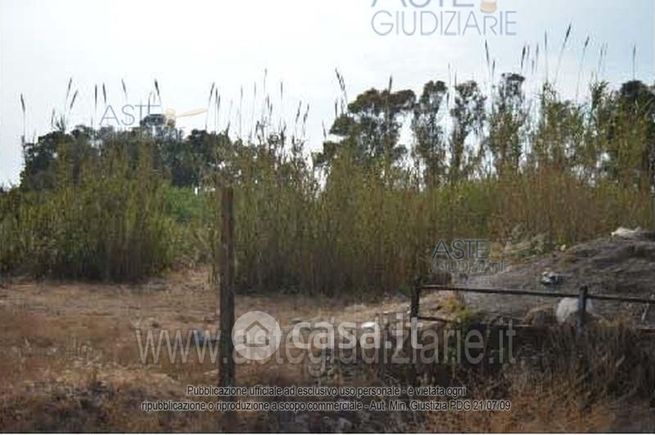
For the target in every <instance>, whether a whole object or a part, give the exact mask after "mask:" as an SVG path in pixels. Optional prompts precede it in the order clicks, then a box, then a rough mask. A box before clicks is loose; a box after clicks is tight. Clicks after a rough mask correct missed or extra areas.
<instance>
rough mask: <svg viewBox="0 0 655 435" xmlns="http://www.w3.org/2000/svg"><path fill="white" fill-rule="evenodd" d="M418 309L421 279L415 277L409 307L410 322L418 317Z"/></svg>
mask: <svg viewBox="0 0 655 435" xmlns="http://www.w3.org/2000/svg"><path fill="white" fill-rule="evenodd" d="M420 308H421V278H420V277H418V276H417V277H416V278H415V279H414V287H413V288H412V299H411V306H410V309H409V317H410V320H411V319H415V318H417V317H418V314H419V310H420Z"/></svg>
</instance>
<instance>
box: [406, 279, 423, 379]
mask: <svg viewBox="0 0 655 435" xmlns="http://www.w3.org/2000/svg"><path fill="white" fill-rule="evenodd" d="M421 285H422V282H421V277H420V276H416V278H415V279H414V287H412V298H411V305H410V308H409V325H410V326H409V343H410V350H411V353H412V355H411V358H412V361H411V368H410V373H409V382H410V384H411V385H418V367H417V364H418V349H415V348H414V343H413V340H412V337H413V334H414V332H416V337H417V340H418V329H417V330H416V331H414V326H416V328H418V316H419V312H420V309H421Z"/></svg>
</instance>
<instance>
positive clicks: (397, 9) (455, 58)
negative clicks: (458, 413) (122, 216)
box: [0, 0, 655, 184]
mask: <svg viewBox="0 0 655 435" xmlns="http://www.w3.org/2000/svg"><path fill="white" fill-rule="evenodd" d="M481 1H483V0H329V1H318V0H248V1H243V0H241V1H237V0H185V1H164V0H158V1H149V0H94V1H89V0H0V184H7V183H16V182H17V181H18V177H19V174H20V171H21V167H22V164H23V160H22V150H21V141H20V138H21V135H23V132H25V135H26V138H27V139H28V140H31V139H32V138H33V137H36V136H38V135H42V134H44V133H46V132H47V131H49V127H50V121H51V114H52V111H53V110H55V111H57V113H66V116H67V118H68V123H69V125H71V126H74V125H76V124H81V123H84V124H87V125H89V124H91V123H92V122H93V124H94V125H95V126H97V125H98V123H99V122H100V121H102V122H104V123H105V125H107V124H112V125H113V124H116V125H118V123H119V122H129V121H130V118H128V117H123V115H121V113H122V112H121V111H122V110H125V109H124V106H128V109H127V111H128V112H130V113H132V114H134V115H137V114H138V108H137V105H139V104H141V105H146V104H147V101H148V96H149V94H150V93H151V92H152V91H153V90H154V81H155V80H157V82H158V84H159V88H160V91H161V94H160V95H161V110H162V111H163V110H164V109H173V110H175V111H176V112H177V113H178V114H180V113H184V112H188V111H193V110H195V109H203V108H206V107H207V104H208V95H209V90H210V87H211V85H212V83H215V84H216V88H217V89H218V92H219V94H220V96H221V110H220V113H219V116H218V124H217V122H216V121H217V119H216V117H215V115H214V114H212V115H205V114H200V115H197V116H192V117H187V118H180V119H178V123H177V125H178V126H179V127H182V128H184V130H185V131H186V132H189V131H190V130H191V129H192V128H204V126H205V125H206V124H208V126H209V128H210V129H213V128H215V127H216V126H217V125H218V126H219V127H224V126H225V124H226V123H227V122H228V119H230V120H231V125H232V131H233V132H236V133H238V130H239V128H238V126H239V124H241V134H242V135H247V134H248V132H249V130H250V128H251V125H252V124H253V121H252V120H253V119H256V118H258V115H257V114H258V113H259V112H260V111H261V106H262V100H263V95H264V94H267V95H270V97H271V101H272V104H273V106H274V112H275V113H276V118H279V119H285V120H287V121H288V124H289V125H293V119H294V118H295V112H296V110H297V107H298V105H299V103H301V102H302V104H303V110H304V109H305V107H306V105H309V117H308V121H307V131H306V138H307V140H308V143H309V145H310V148H311V149H312V150H318V149H320V147H321V143H322V139H323V127H322V126H323V125H325V126H327V127H329V126H330V124H331V122H332V120H333V119H334V103H335V100H336V99H337V98H338V97H339V96H340V91H339V86H338V83H337V80H336V76H335V69H338V70H339V71H340V72H341V74H343V76H344V78H345V82H346V88H347V95H348V97H349V98H350V99H352V98H354V97H356V95H357V94H359V93H360V92H362V91H364V90H366V89H369V88H371V87H378V88H385V87H386V86H387V85H388V83H389V77H393V87H394V89H407V88H409V89H413V90H415V91H416V92H420V90H421V88H422V86H423V84H424V83H425V82H427V81H429V80H444V81H446V82H447V83H453V82H454V81H455V80H457V81H463V80H468V79H475V80H478V81H479V82H480V83H481V84H482V85H483V87H484V86H489V83H490V73H489V68H488V66H487V63H486V60H485V56H486V55H485V48H484V46H485V42H486V43H487V44H488V46H489V52H490V56H491V58H492V59H493V60H495V61H496V65H497V66H496V73H497V75H498V74H500V73H502V72H507V71H513V72H516V71H519V69H520V60H521V52H522V48H523V47H524V46H525V45H526V44H528V45H530V46H531V49H530V52H531V53H532V58H533V59H534V58H535V56H534V53H535V51H536V50H535V49H536V45H537V44H539V45H540V58H539V59H538V67H537V68H536V71H535V73H534V74H533V73H532V71H531V68H527V69H525V70H524V73H525V74H526V75H527V77H528V80H529V82H528V83H529V85H528V88H530V86H532V87H533V88H536V86H538V83H540V82H541V81H543V80H544V78H545V77H546V71H548V77H549V79H550V80H551V81H553V80H554V79H555V76H557V87H558V89H560V91H561V92H562V93H563V94H564V95H566V96H567V97H570V98H574V97H575V94H576V88H577V82H578V76H581V77H582V83H583V86H584V83H587V82H588V81H589V79H590V77H591V76H592V74H596V75H598V76H599V77H600V78H601V79H603V80H607V81H609V82H610V83H612V84H613V85H614V86H618V85H620V83H622V82H624V81H626V80H630V79H632V78H633V77H636V78H638V79H641V80H643V81H646V82H648V83H653V82H655V53H654V52H655V47H654V45H655V42H654V41H655V25H654V23H655V2H654V1H652V0H623V1H618V0H541V1H540V0H497V5H496V7H497V10H496V12H494V13H493V14H491V15H492V16H493V19H495V20H500V21H503V19H504V20H505V24H506V25H505V26H504V28H503V32H502V34H499V33H501V32H500V31H499V30H498V29H499V28H500V27H499V26H500V24H498V26H497V27H495V28H494V29H495V33H496V34H494V31H492V30H487V32H483V31H482V30H480V31H479V32H478V29H480V28H481V27H482V23H483V22H484V23H487V22H486V21H483V20H485V18H484V17H485V16H486V15H487V14H483V13H482V12H481V9H480V2H481ZM487 1H488V0H487ZM469 3H471V5H469ZM376 14H377V15H376ZM401 14H402V15H401ZM444 14H445V15H444ZM470 14H473V15H474V19H475V20H476V21H475V23H477V27H475V26H472V27H469V28H468V30H467V31H466V32H463V33H464V34H462V32H461V28H462V27H460V29H459V31H457V30H453V29H456V27H454V25H449V26H448V27H449V29H451V30H448V29H446V25H445V23H446V21H447V20H446V18H445V17H449V18H448V19H450V18H452V17H457V19H459V20H463V21H466V20H470V18H468V17H469V15H470ZM389 17H391V18H389ZM396 17H401V18H400V21H401V22H404V23H405V27H404V28H405V30H406V31H407V33H409V34H402V32H396V31H397V30H398V29H401V27H399V26H398V25H395V24H393V23H392V21H393V19H394V18H396ZM413 17H420V18H421V20H423V24H424V25H423V27H422V28H421V29H417V31H415V32H411V30H412V23H413ZM435 17H436V18H437V19H439V20H440V22H439V26H440V27H439V26H437V27H436V29H437V30H436V31H435V20H434V19H435ZM490 19H491V18H490ZM403 20H404V21H403ZM500 21H497V22H500ZM452 23H456V21H453V22H452ZM469 24H471V22H470V21H469ZM569 24H572V32H571V37H570V40H569V43H568V45H567V47H566V50H565V51H564V53H563V55H562V57H561V60H560V56H559V53H560V48H561V46H562V41H563V39H564V35H565V33H566V29H567V27H568V26H569ZM408 29H409V30H408ZM418 30H422V32H423V33H425V34H421V32H420V31H418ZM388 31H390V33H389V34H385V33H387V32H388ZM397 33H400V34H397ZM443 33H446V34H443ZM449 33H450V34H449ZM480 33H485V34H480ZM545 34H547V35H548V40H549V48H548V53H547V56H546V55H545V49H544V43H543V41H544V36H545ZM587 37H589V38H590V43H589V48H588V49H587V52H586V55H585V56H582V53H583V45H584V42H585V40H586V39H587ZM603 44H607V55H606V57H605V60H604V62H603V63H602V67H601V68H600V69H599V68H598V66H599V52H600V48H601V46H602V45H603ZM635 46H636V48H637V52H636V53H637V55H636V58H635V62H633V48H634V47H635ZM633 63H634V66H633ZM546 65H548V68H546ZM557 65H559V69H558V68H557ZM556 71H557V73H556ZM71 77H72V79H73V85H72V88H71V93H70V94H73V93H74V92H75V91H77V92H78V96H77V98H76V102H75V105H74V106H73V109H69V106H70V97H71V95H69V98H68V102H67V100H66V93H67V84H68V82H69V79H70V78H71ZM121 80H123V81H124V82H125V85H126V88H127V91H128V92H127V98H126V96H125V95H124V93H123V90H122V85H121ZM281 83H283V88H284V92H283V93H281V92H280V89H281V86H280V84H281ZM102 84H104V85H105V89H106V91H107V104H105V103H104V101H103V98H102V91H100V97H99V99H100V102H99V104H98V106H97V107H95V104H94V89H95V86H96V85H98V86H99V89H100V90H101V89H102ZM255 87H256V88H257V93H256V95H255ZM241 89H243V99H242V98H241ZM528 90H529V89H528ZM21 94H22V95H23V98H24V101H25V106H26V111H25V116H23V113H22V110H21V103H20V96H21ZM153 104H158V101H156V102H154V103H153ZM109 106H110V107H111V109H112V110H114V113H116V115H117V118H118V119H115V118H112V117H111V114H112V113H111V112H107V109H108V107H109ZM230 107H231V108H232V110H230ZM239 107H241V110H240V112H241V116H240V117H239V116H238V113H239ZM152 110H156V109H155V108H154V107H153V109H152ZM239 118H240V119H241V122H240V123H239ZM276 122H277V121H276Z"/></svg>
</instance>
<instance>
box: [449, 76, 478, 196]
mask: <svg viewBox="0 0 655 435" xmlns="http://www.w3.org/2000/svg"><path fill="white" fill-rule="evenodd" d="M455 91H456V94H455V105H454V107H453V108H452V109H451V111H450V115H451V117H452V122H453V130H452V133H451V137H450V142H449V152H450V165H449V174H448V175H449V179H450V182H451V183H455V182H458V181H460V180H461V179H463V178H465V177H466V176H467V175H469V172H470V171H471V170H472V169H473V168H474V167H475V165H476V163H477V162H478V161H479V159H480V158H481V155H480V153H479V152H478V154H477V155H476V154H475V150H473V149H472V148H470V147H468V146H467V143H466V141H467V139H468V138H469V136H470V135H471V134H472V133H475V134H477V135H478V136H479V135H480V133H481V132H482V127H483V124H484V121H485V118H486V112H485V101H486V97H485V96H484V95H482V92H481V91H480V88H479V87H478V84H477V83H476V82H475V81H472V80H471V81H468V82H464V83H461V84H459V85H457V86H455ZM478 151H479V150H478Z"/></svg>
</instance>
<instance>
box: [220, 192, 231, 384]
mask: <svg viewBox="0 0 655 435" xmlns="http://www.w3.org/2000/svg"><path fill="white" fill-rule="evenodd" d="M234 273H235V251H234V190H233V189H232V187H226V188H224V189H222V191H221V234H220V245H219V249H218V278H219V279H218V286H219V293H220V296H219V298H220V305H221V306H220V331H221V335H220V346H219V358H218V385H219V386H221V387H227V386H233V385H234V374H235V373H234V372H235V370H234V342H233V341H232V329H233V326H234Z"/></svg>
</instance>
